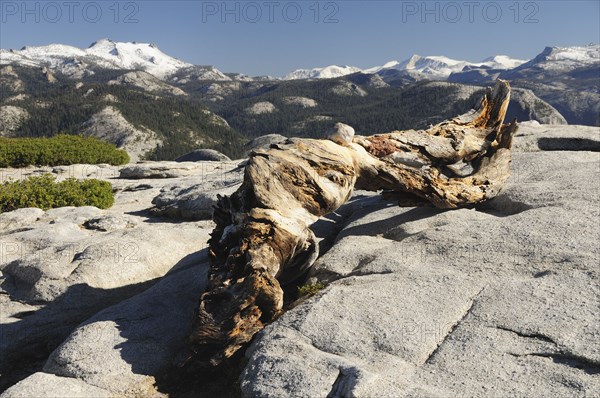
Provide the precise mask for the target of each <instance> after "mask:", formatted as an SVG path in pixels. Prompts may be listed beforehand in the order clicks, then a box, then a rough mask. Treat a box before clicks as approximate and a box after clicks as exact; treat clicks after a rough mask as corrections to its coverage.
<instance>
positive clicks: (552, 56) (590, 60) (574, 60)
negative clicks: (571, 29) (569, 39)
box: [517, 44, 600, 71]
mask: <svg viewBox="0 0 600 398" xmlns="http://www.w3.org/2000/svg"><path fill="white" fill-rule="evenodd" d="M598 62H600V45H599V44H590V45H589V46H582V47H546V48H545V49H544V51H542V52H541V53H540V54H538V55H537V56H536V57H535V58H533V59H532V60H531V61H529V62H526V63H524V64H523V65H520V66H519V68H517V69H525V68H531V67H538V68H541V69H546V70H557V71H559V70H571V69H575V68H580V67H585V66H590V65H593V64H595V63H598Z"/></svg>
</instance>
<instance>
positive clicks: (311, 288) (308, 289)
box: [298, 282, 325, 296]
mask: <svg viewBox="0 0 600 398" xmlns="http://www.w3.org/2000/svg"><path fill="white" fill-rule="evenodd" d="M324 288H325V285H324V284H323V283H322V282H317V283H314V284H311V285H308V284H307V285H302V286H299V287H298V294H299V295H300V296H307V295H310V296H312V295H314V294H317V293H318V292H319V291H321V290H323V289H324Z"/></svg>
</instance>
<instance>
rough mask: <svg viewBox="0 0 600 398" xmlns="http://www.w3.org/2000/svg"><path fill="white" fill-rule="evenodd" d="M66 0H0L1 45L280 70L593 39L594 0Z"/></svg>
mask: <svg viewBox="0 0 600 398" xmlns="http://www.w3.org/2000/svg"><path fill="white" fill-rule="evenodd" d="M66 1H67V0H57V1H56V2H47V1H35V2H25V7H23V2H22V1H20V0H19V1H7V0H0V6H1V7H0V12H1V15H0V23H1V26H0V47H1V48H5V49H6V48H15V49H18V48H21V47H22V46H24V45H44V44H50V43H65V44H70V45H74V46H77V47H88V46H89V45H90V44H91V43H92V42H94V41H95V40H97V39H100V38H104V37H106V38H110V39H112V40H115V41H137V42H151V43H156V44H157V45H158V46H159V48H160V49H161V50H162V51H163V52H165V53H167V54H169V55H172V56H175V57H177V58H180V59H182V60H184V61H187V62H191V63H194V64H201V65H215V66H216V67H217V68H219V69H220V70H222V71H224V72H241V73H245V74H248V75H266V74H269V75H275V76H281V75H284V74H286V73H288V72H290V71H292V70H294V69H297V68H309V67H317V66H326V65H330V64H338V65H355V66H358V67H363V68H365V67H370V66H376V65H381V64H383V63H385V62H387V61H390V60H399V61H402V60H404V59H406V58H408V57H409V56H410V55H412V54H413V53H417V54H421V55H446V56H449V57H451V58H456V59H465V60H470V61H477V60H481V59H483V58H485V57H488V56H490V55H496V54H506V55H510V56H512V57H514V58H521V59H529V58H532V57H534V56H535V55H536V54H538V53H539V52H540V51H542V49H543V48H544V47H545V46H572V45H586V44H589V43H598V42H600V1H598V0H590V1H519V2H516V1H514V0H510V1H468V0H465V1H462V0H459V1H454V2H453V1H450V2H448V1H437V2H435V1H427V2H423V1H269V0H265V1H262V0H259V1H255V2H253V1H237V2H236V1H226V2H223V1H120V2H115V1H113V0H110V1H95V2H94V1H72V3H66ZM317 10H318V11H317ZM36 19H37V20H36Z"/></svg>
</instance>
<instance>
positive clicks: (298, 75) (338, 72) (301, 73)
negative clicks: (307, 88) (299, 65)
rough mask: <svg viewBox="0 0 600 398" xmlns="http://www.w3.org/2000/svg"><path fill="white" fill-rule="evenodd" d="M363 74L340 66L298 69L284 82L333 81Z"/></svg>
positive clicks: (355, 68)
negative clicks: (333, 79)
mask: <svg viewBox="0 0 600 398" xmlns="http://www.w3.org/2000/svg"><path fill="white" fill-rule="evenodd" d="M357 72H362V70H361V69H360V68H357V67H355V66H348V65H344V66H338V65H330V66H326V67H324V68H313V69H297V70H295V71H293V72H292V73H289V74H288V75H286V76H285V77H284V78H283V79H284V80H299V79H332V78H336V77H342V76H346V75H351V74H353V73H357Z"/></svg>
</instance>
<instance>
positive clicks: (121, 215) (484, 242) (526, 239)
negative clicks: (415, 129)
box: [0, 122, 600, 398]
mask: <svg viewBox="0 0 600 398" xmlns="http://www.w3.org/2000/svg"><path fill="white" fill-rule="evenodd" d="M599 134H600V133H599V132H598V129H597V128H593V127H583V126H560V125H556V126H549V125H540V124H538V123H536V122H529V123H522V124H521V125H520V130H519V132H518V133H517V135H516V137H515V139H514V143H513V155H512V156H513V162H512V164H511V177H510V178H509V180H508V183H507V185H506V186H505V189H504V190H503V191H502V193H501V194H500V195H498V196H497V197H496V198H495V199H493V200H491V201H489V202H487V203H486V204H485V205H480V206H477V207H475V208H473V209H461V210H452V211H444V210H437V209H434V208H432V207H428V206H415V205H407V204H406V202H404V201H403V203H404V205H403V206H402V207H400V206H398V203H399V202H398V200H397V198H392V199H390V197H389V196H385V197H386V198H388V199H382V198H381V197H380V196H378V195H377V194H367V193H365V192H364V191H356V192H354V195H353V197H352V198H351V199H350V201H349V202H348V203H347V204H346V205H344V206H343V207H341V208H340V209H339V210H338V211H336V213H332V214H330V215H329V216H327V217H326V218H322V219H321V220H319V221H318V222H317V223H315V224H314V225H313V226H312V229H313V231H314V232H315V234H316V236H317V238H318V239H319V240H320V244H319V245H320V246H321V250H320V252H321V256H320V258H319V259H318V260H317V262H316V264H315V267H314V270H313V272H312V274H311V277H310V279H309V280H308V281H307V282H306V285H314V284H315V283H316V282H317V281H320V282H321V283H323V284H324V285H325V287H324V288H323V289H322V290H321V291H319V292H317V293H316V294H315V295H314V296H312V297H303V298H302V299H301V300H299V301H298V302H296V303H295V304H294V305H293V306H290V307H293V308H291V309H289V310H288V311H287V312H286V313H285V314H283V316H282V317H280V318H279V319H278V320H276V321H275V322H273V323H272V324H271V325H269V326H267V328H266V329H264V331H263V332H261V333H260V334H259V335H258V336H257V337H256V338H255V339H254V342H253V343H252V345H251V346H250V348H249V349H248V350H247V351H246V358H247V359H246V360H245V361H247V362H245V361H244V363H245V365H244V371H243V373H242V377H241V379H240V387H241V391H242V395H244V396H271V397H279V396H281V397H287V396H300V397H301V396H306V397H315V396H319V397H320V396H327V395H328V394H329V393H331V395H332V396H352V395H354V396H382V397H394V398H395V397H408V396H411V397H414V396H427V397H440V398H441V397H447V396H466V397H475V396H489V395H494V396H523V397H538V396H582V397H583V396H594V395H595V393H596V391H598V389H600V385H599V382H598V377H597V376H598V372H599V371H600V349H599V347H598V344H597V336H598V335H599V334H600V330H599V328H598V322H597V307H598V300H599V297H598V293H597V285H598V279H599V276H600V275H599V274H598V269H597V264H598V261H599V259H600V250H599V249H598V247H597V244H596V242H597V241H598V237H599V236H600V229H599V228H600V226H599V225H598V223H597V220H598V217H599V216H600V214H599V212H598V206H597V198H598V185H597V184H594V183H593V181H597V180H598V179H599V178H598V177H599V176H598V171H599V170H600V159H599V157H598V152H597V151H598V143H599V142H600V138H599ZM160 163H162V168H163V169H162V171H161V173H159V174H161V175H172V176H178V177H173V178H169V179H165V178H148V177H149V176H150V175H152V173H150V172H147V174H144V173H146V172H143V173H141V174H138V175H139V176H140V177H138V179H128V178H123V177H120V174H119V169H120V168H116V167H112V166H108V165H100V166H91V165H74V166H69V167H56V168H35V167H30V168H25V169H21V170H10V169H0V179H2V180H4V179H6V178H8V177H13V178H24V177H27V176H28V175H35V174H40V173H44V172H54V173H55V174H57V175H59V176H60V178H66V177H69V176H75V177H77V178H92V177H95V178H101V179H107V180H109V181H111V183H112V184H113V186H114V188H115V190H116V201H115V206H113V208H111V209H109V210H98V209H93V208H82V209H79V210H74V209H57V210H53V211H49V212H44V211H42V210H39V209H21V210H17V211H13V212H9V213H4V214H2V215H0V250H1V251H0V260H2V265H1V266H0V306H1V307H2V311H1V312H0V328H1V329H2V330H1V331H2V339H1V340H0V341H1V342H2V343H3V344H4V345H5V346H9V347H11V349H12V350H13V352H14V356H11V357H7V356H4V352H3V356H2V358H3V359H5V358H9V360H8V361H4V360H3V361H2V365H3V366H6V364H10V365H11V367H12V368H6V367H5V369H4V370H3V372H2V386H3V388H6V387H9V386H11V388H10V389H8V390H6V391H4V393H3V394H2V395H1V396H2V398H9V397H10V398H12V397H27V398H29V397H59V396H60V397H78V398H80V397H89V398H96V397H104V396H107V397H108V396H111V397H112V396H126V397H127V396H130V397H134V396H156V397H160V396H164V395H165V394H168V393H169V391H168V389H165V387H164V385H163V382H162V381H161V378H162V377H163V376H164V375H165V374H166V373H169V372H170V371H171V372H175V373H176V374H179V373H181V372H183V371H184V370H181V369H180V368H178V367H177V364H179V363H180V362H181V361H182V359H184V357H181V356H180V354H181V350H183V349H184V347H185V346H186V342H187V336H188V334H189V331H190V330H191V320H192V314H193V313H194V309H195V306H196V304H197V298H198V296H199V294H200V293H201V292H202V290H203V289H204V286H205V283H206V275H207V272H208V265H207V252H206V250H205V248H206V245H205V242H206V241H207V240H208V237H209V232H210V231H211V230H212V228H213V226H214V224H213V223H212V222H209V221H181V220H178V221H177V222H175V223H174V222H173V221H172V220H169V219H165V218H158V217H152V216H150V214H149V213H148V212H147V211H146V210H147V209H149V208H151V207H152V203H151V201H152V200H153V199H154V198H155V197H157V196H160V195H162V194H163V193H164V192H169V191H171V188H169V187H175V188H173V192H172V194H173V195H172V196H173V198H176V197H181V198H183V197H184V195H183V191H184V189H185V187H188V188H189V187H195V188H194V190H196V191H197V192H199V191H202V190H204V191H206V192H210V191H211V189H213V188H219V187H221V186H222V185H218V184H217V183H216V181H219V180H225V181H231V180H233V179H234V178H231V179H229V176H230V175H235V176H236V177H235V178H239V176H240V174H239V173H241V170H240V169H238V162H230V163H224V164H221V163H215V162H204V163H202V162H200V163H197V164H196V163H192V164H195V165H196V166H197V167H196V168H195V169H194V170H195V171H191V170H188V171H186V172H184V173H182V172H181V171H179V170H177V169H174V171H172V172H168V171H167V169H168V168H169V167H176V166H177V165H182V164H181V163H179V164H176V163H169V162H160ZM160 163H159V162H157V163H154V164H153V165H152V166H151V167H150V166H148V167H150V168H154V169H156V168H157V166H158V165H159V164H160ZM143 165H144V164H142V166H143ZM202 165H203V166H202ZM216 165H220V166H221V168H217V167H216ZM209 166H210V167H209ZM202 167H204V169H203V168H202ZM236 169H237V171H234V172H233V173H231V174H230V172H232V171H233V170H236ZM180 173H182V174H180ZM194 173H196V174H194ZM203 183H205V184H206V185H205V186H204V188H203V187H202V184H203ZM163 189H164V191H163V192H162V193H161V190H163ZM219 189H220V188H219ZM180 191H181V192H182V194H181V195H179V194H176V192H180ZM136 237H137V238H136ZM134 238H135V239H139V240H133V239H134ZM111 242H112V243H111ZM127 242H137V243H138V244H139V245H140V246H139V247H140V249H143V250H142V251H141V252H140V254H142V255H143V256H142V257H140V258H139V259H140V263H143V264H148V266H149V268H148V269H147V270H146V271H143V272H141V271H140V270H141V266H139V267H138V265H136V264H135V263H134V264H127V265H126V266H121V267H120V268H118V264H112V263H114V262H115V261H114V260H115V257H113V254H112V252H110V249H111V248H114V245H115V244H122V243H127ZM79 243H81V245H80V244H79ZM85 245H87V246H85ZM111 245H112V246H111ZM86 247H92V248H93V247H96V248H98V247H100V248H101V249H97V250H96V251H94V250H91V249H90V250H87V251H86V250H85V248H86ZM71 248H73V249H77V250H71ZM79 248H81V249H82V251H83V254H81V255H78V254H79V252H80V250H79ZM21 249H23V251H21ZM25 249H26V250H25ZM105 249H106V250H105ZM36 253H37V257H39V260H38V259H37V258H36V256H35V254H36ZM102 253H106V255H101V254H102ZM109 253H111V254H109ZM122 254H124V255H126V254H128V253H124V252H122ZM44 260H45V262H44ZM84 262H87V264H88V266H87V267H85V266H82V265H81V264H82V263H84ZM159 262H161V263H162V265H161V266H160V267H161V269H162V271H161V274H160V275H161V277H160V279H157V276H154V275H156V274H155V273H154V271H153V269H156V268H155V267H157V266H158V265H159ZM11 263H12V264H18V266H16V265H12V266H11V269H13V271H17V272H18V274H19V275H21V276H20V277H21V278H24V279H23V281H24V282H23V283H24V284H21V283H19V284H16V285H14V286H12V287H11V282H10V280H11V279H12V280H14V279H13V278H14V276H11V275H8V271H6V273H5V269H6V267H7V266H8V264H11ZM44 264H45V266H44ZM78 264H80V265H79V266H78V267H77V269H76V270H75V271H74V272H73V276H68V277H67V279H68V278H71V279H70V280H75V279H73V278H75V277H78V278H83V277H84V276H85V278H86V279H85V282H83V284H79V283H78V284H76V285H72V286H71V287H69V288H67V294H66V295H64V294H63V295H60V296H59V297H57V298H55V299H53V300H52V299H51V298H49V299H48V300H51V301H41V302H40V301H32V300H29V299H28V298H27V297H28V296H27V293H28V292H30V291H31V292H32V293H34V292H36V291H39V292H46V293H44V294H46V296H47V297H53V296H52V294H54V293H53V292H55V290H53V289H54V288H53V287H51V284H46V285H45V286H46V287H47V289H46V288H44V289H46V290H43V289H42V287H43V286H42V284H41V283H39V282H38V283H32V282H31V281H34V280H35V279H36V278H40V279H39V281H42V280H51V278H53V277H54V278H57V279H56V281H54V282H53V283H54V285H55V286H56V287H57V288H61V287H60V286H64V285H61V284H62V283H63V282H62V281H63V279H64V278H63V277H60V273H61V272H68V270H69V268H68V267H73V266H77V265H78ZM95 267H99V269H97V270H95V269H94V268H95ZM84 268H85V272H83V269H84ZM103 270H104V271H103ZM11 272H12V271H11ZM144 273H147V274H146V275H147V276H146V278H149V279H148V281H147V282H142V283H141V284H138V285H137V286H134V285H132V284H130V283H129V282H127V284H126V285H125V286H121V287H116V288H115V287H113V288H101V287H100V286H104V287H106V286H116V285H118V284H119V283H121V284H122V283H123V281H124V280H125V279H126V278H128V275H129V276H135V275H138V276H135V277H137V278H142V276H141V275H143V274H144ZM121 277H123V279H119V278H121ZM80 280H83V279H80ZM118 280H121V281H122V282H118ZM138 280H142V279H138ZM27 286H33V289H31V288H27ZM9 287H10V289H9ZM36 289H37V290H36ZM314 290H318V285H315V288H314ZM76 293H77V294H76ZM94 302H96V303H97V305H91V304H92V303H94ZM85 306H88V307H87V309H85V311H84V312H82V308H84V307H85ZM48 350H50V351H51V352H50V351H48ZM28 374H29V375H30V376H29V377H27V378H25V379H23V377H25V376H27V375H28ZM196 378H199V379H200V380H201V381H199V382H198V383H199V384H200V385H201V386H204V385H206V383H210V382H211V380H210V378H207V377H204V376H202V377H199V376H198V377H196ZM20 379H23V380H22V381H20V382H19V383H17V382H18V381H19V380H20ZM233 380H236V377H233ZM190 385H191V384H190ZM186 386H187V384H185V383H183V384H182V386H180V389H181V390H183V391H182V392H183V393H187V394H188V396H210V395H206V394H207V393H206V392H205V390H202V391H200V392H198V391H192V390H188V391H185V388H186ZM189 388H192V387H189ZM157 390H158V391H157ZM223 393H224V391H222V390H217V392H216V393H215V394H213V395H223ZM202 394H205V395H202ZM181 395H184V396H185V394H181ZM172 396H179V395H172Z"/></svg>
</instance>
